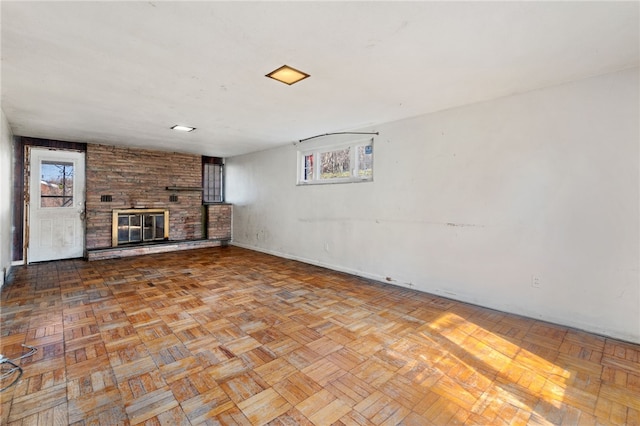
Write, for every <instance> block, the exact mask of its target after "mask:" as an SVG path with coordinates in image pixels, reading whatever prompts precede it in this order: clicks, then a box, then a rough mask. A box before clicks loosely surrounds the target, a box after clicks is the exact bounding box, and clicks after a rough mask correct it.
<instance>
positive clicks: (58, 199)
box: [40, 161, 73, 207]
mask: <svg viewBox="0 0 640 426" xmlns="http://www.w3.org/2000/svg"><path fill="white" fill-rule="evenodd" d="M40 207H73V163H62V162H58V163H56V162H52V161H43V162H42V164H41V165H40Z"/></svg>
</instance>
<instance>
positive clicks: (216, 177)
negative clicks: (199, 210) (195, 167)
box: [202, 163, 223, 203]
mask: <svg viewBox="0 0 640 426" xmlns="http://www.w3.org/2000/svg"><path fill="white" fill-rule="evenodd" d="M222 168H223V166H222V165H221V164H211V163H206V164H205V165H204V173H203V176H202V180H203V182H202V184H203V187H204V188H203V192H202V200H203V201H204V202H205V203H219V202H222V201H223V199H222V198H223V197H222V189H223V184H222V176H223V174H222Z"/></svg>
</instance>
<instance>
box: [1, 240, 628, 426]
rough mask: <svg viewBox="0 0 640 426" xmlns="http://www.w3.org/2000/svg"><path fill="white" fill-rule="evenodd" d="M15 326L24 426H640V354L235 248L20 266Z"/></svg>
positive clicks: (8, 407)
mask: <svg viewBox="0 0 640 426" xmlns="http://www.w3.org/2000/svg"><path fill="white" fill-rule="evenodd" d="M0 319H1V321H2V322H1V323H0V353H2V354H3V355H4V356H7V357H8V358H16V357H18V356H20V355H22V354H23V353H25V352H26V349H25V348H24V347H22V344H28V345H33V346H35V347H37V348H38V352H37V353H36V354H34V355H33V356H31V357H27V358H24V359H22V360H20V361H19V363H20V365H21V366H22V368H23V369H24V374H23V376H22V377H21V378H20V380H19V381H18V382H17V383H16V384H15V385H14V386H12V387H10V388H8V389H7V390H5V391H3V392H1V393H0V424H7V425H11V426H14V425H47V426H48V425H66V424H71V425H77V426H88V425H109V426H111V425H148V426H151V425H185V426H187V425H200V424H203V425H274V426H276V425H282V426H284V425H315V426H319V425H330V424H335V425H360V426H363V425H385V426H386V425H421V426H423V425H449V424H467V425H500V424H505V425H512V424H531V425H535V424H541V425H542V424H545V425H551V424H552V425H598V424H603V425H610V424H611V425H613V424H619V425H633V424H636V425H638V424H640V397H638V395H640V345H634V344H631V343H627V342H621V341H617V340H615V339H610V338H605V337H602V336H597V335H593V334H589V333H586V332H582V331H578V330H574V329H570V328H567V327H562V326H558V325H554V324H548V323H545V322H541V321H536V320H533V319H529V318H521V317H518V316H515V315H509V314H505V313H502V312H497V311H493V310H490V309H484V308H480V307H476V306H471V305H466V304H463V303H458V302H455V301H452V300H448V299H443V298H439V297H436V296H433V295H429V294H424V293H419V292H416V291H413V290H410V289H405V288H400V287H394V286H391V285H386V284H382V283H376V282H371V281H368V280H365V279H362V278H358V277H353V276H349V275H346V274H341V273H337V272H332V271H329V270H326V269H322V268H319V267H315V266H310V265H307V264H303V263H299V262H295V261H290V260H285V259H281V258H277V257H273V256H268V255H265V254H261V253H257V252H253V251H249V250H244V249H240V248H236V247H229V248H214V249H203V250H193V251H187V252H178V253H166V254H159V255H151V256H141V257H136V258H129V259H121V260H107V261H98V262H91V263H89V262H85V261H82V260H69V261H59V262H50V263H43V264H35V265H30V266H27V267H16V268H15V269H14V273H13V277H12V279H11V280H10V282H8V283H6V285H5V286H4V287H3V288H2V293H1V303H0ZM8 380H10V378H5V380H4V381H3V383H2V385H3V386H4V385H6V384H8V383H5V382H8Z"/></svg>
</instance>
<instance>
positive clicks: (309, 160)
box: [304, 154, 313, 180]
mask: <svg viewBox="0 0 640 426" xmlns="http://www.w3.org/2000/svg"><path fill="white" fill-rule="evenodd" d="M304 180H313V154H309V155H305V156H304Z"/></svg>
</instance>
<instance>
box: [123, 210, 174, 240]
mask: <svg viewBox="0 0 640 426" xmlns="http://www.w3.org/2000/svg"><path fill="white" fill-rule="evenodd" d="M112 214H113V216H112V219H111V224H112V229H111V246H112V247H118V215H120V214H127V215H131V214H139V215H145V214H163V216H164V239H165V240H168V239H169V210H168V209H124V210H113V211H112ZM141 223H142V222H141Z"/></svg>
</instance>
